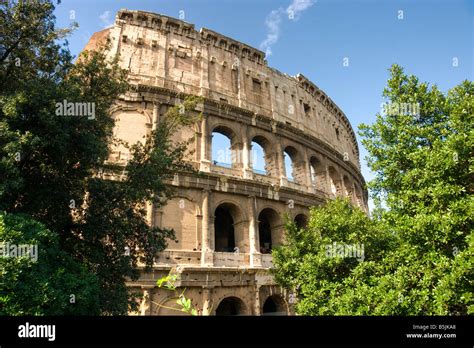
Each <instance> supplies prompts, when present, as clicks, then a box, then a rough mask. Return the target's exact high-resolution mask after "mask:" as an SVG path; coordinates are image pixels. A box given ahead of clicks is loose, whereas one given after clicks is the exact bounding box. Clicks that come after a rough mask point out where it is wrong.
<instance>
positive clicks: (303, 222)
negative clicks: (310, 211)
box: [294, 214, 309, 228]
mask: <svg viewBox="0 0 474 348" xmlns="http://www.w3.org/2000/svg"><path fill="white" fill-rule="evenodd" d="M294 221H295V224H296V226H298V228H305V227H306V226H307V225H308V221H309V218H308V216H307V215H306V214H298V215H296V216H295V218H294Z"/></svg>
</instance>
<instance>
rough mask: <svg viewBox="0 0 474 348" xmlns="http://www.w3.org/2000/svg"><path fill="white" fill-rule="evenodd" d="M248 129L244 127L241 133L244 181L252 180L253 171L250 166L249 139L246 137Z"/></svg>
mask: <svg viewBox="0 0 474 348" xmlns="http://www.w3.org/2000/svg"><path fill="white" fill-rule="evenodd" d="M247 131H248V128H247V126H244V129H243V132H242V162H243V171H244V173H243V178H244V179H252V178H253V171H252V168H251V166H250V156H251V153H250V147H249V138H248V135H247Z"/></svg>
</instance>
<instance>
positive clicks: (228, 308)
mask: <svg viewBox="0 0 474 348" xmlns="http://www.w3.org/2000/svg"><path fill="white" fill-rule="evenodd" d="M215 314H216V316H229V315H246V314H248V309H247V306H246V305H245V303H244V301H242V300H241V299H240V298H239V297H236V296H229V297H224V298H223V299H222V300H221V301H220V302H219V304H218V305H217V307H216V311H215Z"/></svg>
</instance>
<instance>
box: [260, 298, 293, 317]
mask: <svg viewBox="0 0 474 348" xmlns="http://www.w3.org/2000/svg"><path fill="white" fill-rule="evenodd" d="M262 315H288V313H287V312H286V309H285V301H284V300H283V299H282V298H281V297H280V296H279V295H272V296H270V297H268V298H267V299H266V301H265V303H264V304H263V308H262Z"/></svg>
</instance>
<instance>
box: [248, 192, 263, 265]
mask: <svg viewBox="0 0 474 348" xmlns="http://www.w3.org/2000/svg"><path fill="white" fill-rule="evenodd" d="M247 206H248V212H249V242H250V267H262V255H261V254H260V249H259V245H260V241H259V235H258V226H257V198H256V197H255V196H249V198H248V205H247Z"/></svg>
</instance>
